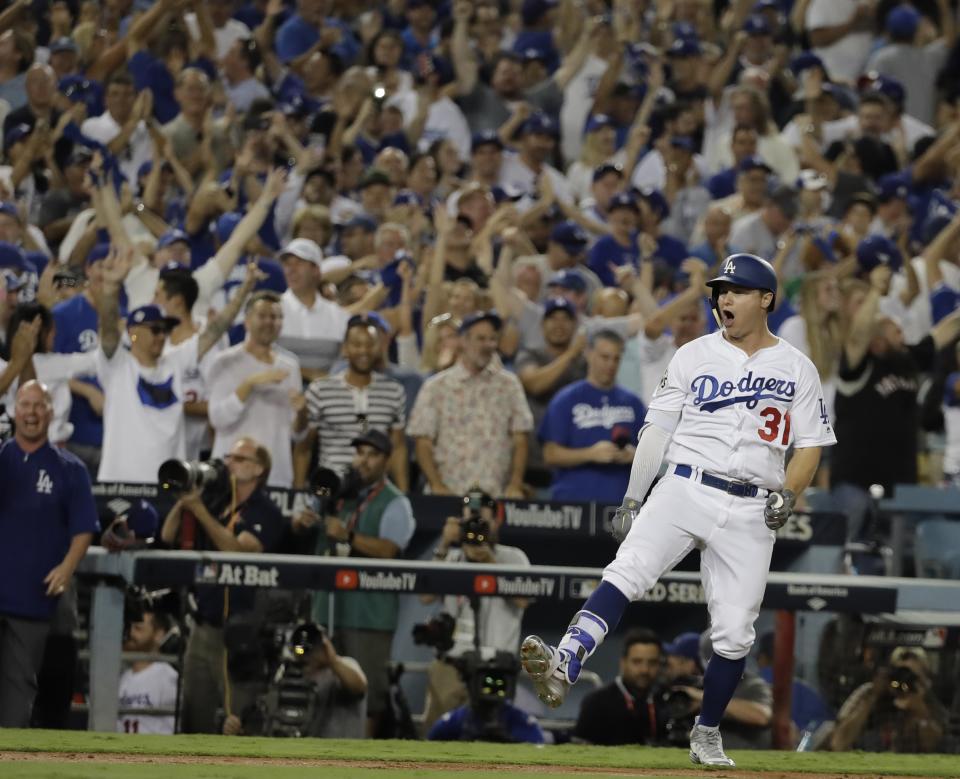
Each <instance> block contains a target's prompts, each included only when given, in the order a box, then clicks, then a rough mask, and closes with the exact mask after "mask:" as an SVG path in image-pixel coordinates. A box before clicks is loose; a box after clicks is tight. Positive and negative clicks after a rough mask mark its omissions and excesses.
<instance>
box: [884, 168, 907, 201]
mask: <svg viewBox="0 0 960 779" xmlns="http://www.w3.org/2000/svg"><path fill="white" fill-rule="evenodd" d="M909 194H910V187H909V186H908V184H907V179H906V177H905V176H904V175H903V174H902V173H887V174H886V175H884V176H881V177H880V178H879V179H877V200H879V201H880V202H881V203H886V202H887V201H888V200H894V199H899V200H906V199H907V196H908V195H909Z"/></svg>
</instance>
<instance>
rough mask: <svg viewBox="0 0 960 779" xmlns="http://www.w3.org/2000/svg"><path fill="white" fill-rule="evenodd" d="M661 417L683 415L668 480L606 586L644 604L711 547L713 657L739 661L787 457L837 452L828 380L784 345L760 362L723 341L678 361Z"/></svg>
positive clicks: (708, 580)
mask: <svg viewBox="0 0 960 779" xmlns="http://www.w3.org/2000/svg"><path fill="white" fill-rule="evenodd" d="M650 412H651V413H652V414H654V415H656V414H657V413H662V414H664V415H665V416H668V417H672V418H676V416H677V415H678V414H679V422H678V424H677V427H676V429H675V431H674V432H673V437H672V439H671V441H670V444H669V447H668V449H667V452H666V456H665V459H666V461H667V470H666V474H665V475H664V477H663V478H662V479H661V480H660V482H659V483H658V484H657V485H656V486H655V487H654V489H653V490H652V492H651V493H650V496H649V497H648V498H647V501H646V503H644V505H643V507H642V508H641V509H640V512H639V513H638V515H637V517H636V519H635V520H634V522H633V526H632V527H631V529H630V532H629V533H628V534H627V537H626V539H625V540H624V541H623V543H622V544H621V545H620V549H619V550H618V552H617V557H616V559H615V560H614V561H613V562H612V563H610V565H608V566H607V568H606V570H605V571H604V575H603V578H604V580H608V581H610V582H611V583H612V584H613V585H614V586H616V587H617V589H619V590H620V591H621V592H622V593H623V594H624V595H626V596H627V597H628V598H629V599H630V600H637V599H638V598H639V597H640V596H641V595H643V593H645V592H646V591H647V590H649V589H650V588H651V587H652V586H653V585H654V584H655V583H656V581H657V579H659V578H660V576H662V575H663V574H664V573H666V572H667V571H669V570H670V569H672V568H673V567H674V566H675V565H676V564H677V563H678V562H680V560H682V559H683V558H684V557H685V556H686V555H687V553H688V552H689V551H690V550H691V549H693V548H694V547H697V548H699V549H700V550H701V563H700V571H701V576H702V578H703V586H704V590H705V593H706V598H707V607H708V609H709V611H710V623H711V639H712V641H713V649H714V651H715V652H716V653H717V654H720V655H722V656H724V657H728V658H729V659H738V658H740V657H743V656H745V655H746V654H747V653H748V652H749V650H750V647H751V646H752V644H753V640H754V635H755V634H754V629H753V623H754V621H755V620H756V618H757V616H758V614H759V612H760V602H761V600H762V599H763V591H764V588H765V586H766V578H767V572H768V570H769V567H770V557H771V554H772V552H773V543H774V540H775V538H776V534H775V533H774V531H772V530H770V529H769V528H768V527H767V526H766V524H765V522H764V519H763V509H764V505H765V503H766V496H767V494H768V492H769V491H774V490H779V489H781V488H782V487H783V481H784V465H783V462H784V455H785V454H786V451H787V447H788V445H790V444H792V445H793V446H795V447H797V448H807V447H815V446H830V445H832V444H835V443H836V438H835V436H834V434H833V430H832V428H831V426H830V419H829V416H828V415H827V412H826V408H825V406H824V402H823V390H822V388H821V386H820V378H819V376H818V375H817V370H816V368H815V367H814V366H813V363H812V362H810V360H809V358H807V357H806V356H805V355H804V354H803V353H802V352H800V351H799V350H798V349H796V348H794V347H793V346H791V345H790V344H788V343H787V342H786V341H784V340H782V339H780V340H779V341H778V343H777V344H776V345H775V346H770V347H767V348H764V349H761V350H759V351H758V352H756V353H755V354H753V355H752V356H748V355H747V354H746V353H745V352H744V351H743V350H741V349H740V348H738V347H736V346H734V345H733V344H731V343H730V342H729V341H727V340H726V339H725V338H724V337H723V334H722V332H716V333H711V334H710V335H705V336H703V337H701V338H698V339H696V340H695V341H691V342H690V343H688V344H686V345H684V346H682V347H681V348H680V349H679V350H678V351H677V353H676V355H674V357H673V359H672V360H671V361H670V364H669V366H668V367H667V371H666V373H665V374H664V376H663V379H662V380H661V382H660V385H659V387H658V388H657V391H656V392H655V393H654V396H653V399H652V401H651V403H650ZM648 419H649V417H648ZM711 477H715V478H716V477H718V478H719V479H723V480H725V481H728V482H740V483H745V484H747V485H754V486H755V487H757V488H758V489H757V494H756V495H755V496H752V497H740V496H738V495H735V494H731V493H730V492H728V491H725V490H724V489H718V488H717V487H712V486H707V484H705V483H703V481H704V480H705V481H715V478H714V479H711Z"/></svg>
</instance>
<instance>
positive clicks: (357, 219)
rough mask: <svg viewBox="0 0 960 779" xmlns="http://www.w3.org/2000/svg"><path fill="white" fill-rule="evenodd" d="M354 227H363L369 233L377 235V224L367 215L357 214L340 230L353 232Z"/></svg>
mask: <svg viewBox="0 0 960 779" xmlns="http://www.w3.org/2000/svg"><path fill="white" fill-rule="evenodd" d="M354 227H362V228H363V229H364V230H366V231H367V232H368V233H375V232H376V231H377V223H376V222H375V221H373V219H371V218H370V217H369V216H367V215H366V214H357V215H356V216H354V217H352V218H351V219H350V220H349V221H347V222H344V224H343V226H342V227H341V228H340V229H341V230H352V229H353V228H354Z"/></svg>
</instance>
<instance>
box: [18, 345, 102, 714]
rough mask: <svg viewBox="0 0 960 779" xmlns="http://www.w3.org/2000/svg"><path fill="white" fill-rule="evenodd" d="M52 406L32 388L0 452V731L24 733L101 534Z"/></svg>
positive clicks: (23, 390) (38, 387)
mask: <svg viewBox="0 0 960 779" xmlns="http://www.w3.org/2000/svg"><path fill="white" fill-rule="evenodd" d="M34 337H36V336H34ZM52 419H53V401H52V400H51V398H50V394H49V393H48V392H47V390H46V388H45V387H44V386H43V385H42V384H40V383H39V382H37V381H28V382H26V383H25V384H23V386H21V387H20V389H19V390H18V391H17V396H16V403H15V406H14V424H15V426H16V432H15V434H14V436H13V438H11V439H9V440H8V441H6V442H5V443H4V444H3V446H0V532H2V534H3V539H4V542H3V544H0V667H2V669H3V684H0V727H4V728H26V727H29V725H30V711H31V709H32V708H33V699H34V697H35V695H36V692H37V673H38V672H39V670H40V664H41V662H42V660H43V648H44V644H45V642H46V639H47V634H48V632H49V630H50V621H51V619H52V618H53V615H54V612H55V610H56V608H57V603H58V602H59V600H60V598H61V597H62V596H63V594H64V593H65V592H66V590H67V587H69V586H70V582H71V580H72V579H73V572H74V570H76V567H77V564H78V563H79V562H80V560H81V559H83V556H84V554H86V551H87V547H89V546H90V541H91V540H92V538H93V534H94V533H96V532H97V531H98V530H99V529H100V528H99V523H98V521H97V507H96V504H95V503H94V501H93V493H92V492H91V489H90V476H89V475H88V474H87V470H86V468H85V467H84V465H83V463H82V462H80V460H78V459H77V458H76V457H75V456H74V455H72V454H70V452H68V451H66V450H64V449H61V448H59V447H54V446H52V445H51V444H50V442H49V440H48V438H47V431H48V429H49V427H50V422H51V420H52Z"/></svg>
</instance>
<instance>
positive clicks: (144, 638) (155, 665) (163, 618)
mask: <svg viewBox="0 0 960 779" xmlns="http://www.w3.org/2000/svg"><path fill="white" fill-rule="evenodd" d="M170 627H171V623H170V617H168V616H167V615H166V614H163V613H162V612H159V611H144V612H143V614H142V615H141V617H140V619H138V620H137V621H136V622H134V623H132V624H131V625H130V627H129V635H128V636H127V639H126V640H125V641H124V642H123V649H124V651H125V652H150V653H156V652H159V651H160V645H161V644H162V643H163V640H164V638H165V637H166V635H167V633H168V632H169V631H170ZM178 678H179V674H178V673H177V671H176V670H175V669H174V668H173V666H171V665H170V664H169V663H161V662H154V661H152V660H136V661H134V662H133V663H131V664H130V667H129V668H128V669H127V670H126V671H124V672H123V675H122V676H121V677H120V709H121V714H120V716H119V717H118V718H117V732H118V733H150V734H157V735H173V730H174V717H173V714H172V713H171V714H169V715H166V714H162V715H161V714H137V713H136V712H131V711H122V710H123V709H169V710H170V711H171V712H172V711H173V710H174V709H175V708H176V705H177V679H178Z"/></svg>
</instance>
